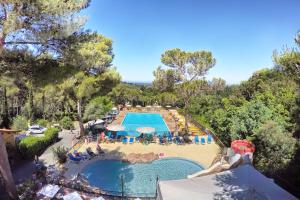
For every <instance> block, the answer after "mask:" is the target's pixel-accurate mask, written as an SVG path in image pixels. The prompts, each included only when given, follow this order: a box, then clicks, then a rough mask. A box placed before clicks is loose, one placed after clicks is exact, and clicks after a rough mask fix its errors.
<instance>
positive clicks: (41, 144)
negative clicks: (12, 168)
mask: <svg viewBox="0 0 300 200" xmlns="http://www.w3.org/2000/svg"><path fill="white" fill-rule="evenodd" d="M58 132H59V130H58V129H57V128H49V129H47V130H46V131H45V133H44V134H45V136H43V137H34V136H29V137H27V138H24V139H23V140H21V142H20V143H19V150H20V153H21V154H22V155H23V156H24V157H26V158H33V157H34V156H35V155H38V156H39V155H41V154H42V153H43V152H44V150H45V149H46V148H47V147H48V146H49V145H50V144H52V143H54V142H55V141H57V140H58Z"/></svg>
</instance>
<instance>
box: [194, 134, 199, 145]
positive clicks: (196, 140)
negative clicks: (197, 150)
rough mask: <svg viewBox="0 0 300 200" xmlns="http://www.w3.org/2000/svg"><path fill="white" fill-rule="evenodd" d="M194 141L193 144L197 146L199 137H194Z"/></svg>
mask: <svg viewBox="0 0 300 200" xmlns="http://www.w3.org/2000/svg"><path fill="white" fill-rule="evenodd" d="M194 141H195V144H199V136H198V135H196V136H195V138H194Z"/></svg>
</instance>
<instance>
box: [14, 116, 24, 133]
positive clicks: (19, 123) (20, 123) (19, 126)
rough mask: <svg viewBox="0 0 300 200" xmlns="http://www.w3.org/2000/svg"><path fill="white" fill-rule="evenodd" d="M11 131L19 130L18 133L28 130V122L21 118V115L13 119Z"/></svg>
mask: <svg viewBox="0 0 300 200" xmlns="http://www.w3.org/2000/svg"><path fill="white" fill-rule="evenodd" d="M12 127H13V129H15V130H20V131H25V130H27V129H28V121H27V119H26V117H23V116H21V115H18V116H16V117H15V118H14V120H13V125H12Z"/></svg>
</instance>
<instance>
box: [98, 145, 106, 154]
mask: <svg viewBox="0 0 300 200" xmlns="http://www.w3.org/2000/svg"><path fill="white" fill-rule="evenodd" d="M97 151H98V154H99V155H101V154H104V153H105V152H104V151H103V150H102V148H101V147H100V145H99V144H97Z"/></svg>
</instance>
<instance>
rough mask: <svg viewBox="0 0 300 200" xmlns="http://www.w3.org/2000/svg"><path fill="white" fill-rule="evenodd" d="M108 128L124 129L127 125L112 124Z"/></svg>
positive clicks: (111, 129)
mask: <svg viewBox="0 0 300 200" xmlns="http://www.w3.org/2000/svg"><path fill="white" fill-rule="evenodd" d="M106 129H107V130H109V131H123V130H124V129H125V127H124V126H122V125H120V124H110V125H108V126H107V128H106Z"/></svg>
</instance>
